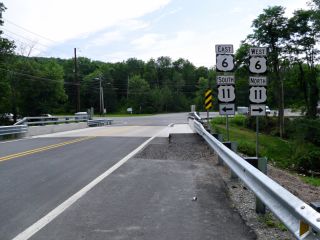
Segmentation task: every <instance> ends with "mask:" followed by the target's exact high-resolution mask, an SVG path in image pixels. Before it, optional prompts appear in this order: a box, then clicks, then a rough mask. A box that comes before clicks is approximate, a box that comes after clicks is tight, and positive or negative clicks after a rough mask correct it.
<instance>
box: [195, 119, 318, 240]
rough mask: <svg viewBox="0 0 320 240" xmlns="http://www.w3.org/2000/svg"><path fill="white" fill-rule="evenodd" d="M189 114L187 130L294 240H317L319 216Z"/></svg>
mask: <svg viewBox="0 0 320 240" xmlns="http://www.w3.org/2000/svg"><path fill="white" fill-rule="evenodd" d="M193 115H194V116H193V117H191V118H192V119H193V120H192V121H191V123H192V125H193V126H191V127H193V128H194V129H195V131H196V132H197V133H198V134H199V135H201V136H202V137H203V138H204V140H205V141H206V142H207V143H208V145H209V146H210V147H211V148H212V149H213V150H214V151H215V152H216V153H217V154H218V155H219V157H220V158H221V159H222V160H223V161H224V163H225V164H226V165H227V166H228V167H229V168H230V169H231V170H232V171H233V172H234V173H235V174H236V175H237V176H238V177H239V178H240V179H241V180H242V181H243V182H244V183H245V184H246V185H247V186H248V187H249V188H250V189H251V190H252V191H253V192H254V194H255V195H256V197H258V198H259V199H260V200H261V201H262V202H263V203H264V204H265V205H266V206H267V207H268V208H269V209H270V211H272V212H273V213H274V214H275V215H276V216H277V217H278V218H279V220H280V221H281V222H282V223H283V224H284V225H285V226H286V227H287V228H288V229H289V231H290V232H291V233H293V235H294V236H295V237H296V238H297V239H305V240H316V239H318V240H319V239H320V213H318V212H317V211H316V210H315V209H313V208H312V207H310V206H309V205H308V204H307V203H305V202H303V201H302V200H300V199H299V198H298V197H296V196H294V195H293V194H291V193H290V192H289V191H288V190H286V189H285V188H283V187H282V186H280V185H279V184H278V183H276V182H275V181H273V180H272V179H271V178H269V177H268V176H267V175H265V174H264V173H262V172H261V171H259V170H258V169H257V168H255V167H253V166H252V165H251V164H250V163H248V162H247V161H245V160H244V159H243V158H241V157H240V156H239V155H237V154H236V153H235V152H233V151H232V150H230V149H229V148H228V147H226V146H225V145H224V144H223V143H222V142H220V141H219V140H217V139H216V138H215V137H213V136H212V135H211V134H210V133H209V132H207V131H206V130H205V129H204V127H203V126H202V124H201V123H200V122H199V120H200V117H199V116H198V115H197V114H196V113H194V114H193ZM197 120H198V121H197Z"/></svg>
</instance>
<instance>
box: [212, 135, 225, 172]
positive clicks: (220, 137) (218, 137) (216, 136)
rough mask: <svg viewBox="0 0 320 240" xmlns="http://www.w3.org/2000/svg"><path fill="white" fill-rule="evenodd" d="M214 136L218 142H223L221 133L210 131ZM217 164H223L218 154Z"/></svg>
mask: <svg viewBox="0 0 320 240" xmlns="http://www.w3.org/2000/svg"><path fill="white" fill-rule="evenodd" d="M211 135H212V136H213V137H214V138H216V139H218V140H219V141H220V142H223V136H222V134H218V133H212V134H211ZM218 165H221V166H222V165H223V160H222V158H220V156H218Z"/></svg>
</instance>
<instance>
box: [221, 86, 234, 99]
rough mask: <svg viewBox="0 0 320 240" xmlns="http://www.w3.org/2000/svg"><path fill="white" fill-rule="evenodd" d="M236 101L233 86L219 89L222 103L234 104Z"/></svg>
mask: <svg viewBox="0 0 320 240" xmlns="http://www.w3.org/2000/svg"><path fill="white" fill-rule="evenodd" d="M235 99H236V94H235V88H234V86H233V85H222V86H219V87H218V100H219V101H220V102H233V101H234V100H235Z"/></svg>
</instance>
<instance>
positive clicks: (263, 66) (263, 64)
mask: <svg viewBox="0 0 320 240" xmlns="http://www.w3.org/2000/svg"><path fill="white" fill-rule="evenodd" d="M249 70H250V72H251V73H265V72H266V71H267V60H266V58H264V57H251V58H250V64H249Z"/></svg>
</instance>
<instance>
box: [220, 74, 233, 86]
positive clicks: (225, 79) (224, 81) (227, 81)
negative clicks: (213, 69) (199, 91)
mask: <svg viewBox="0 0 320 240" xmlns="http://www.w3.org/2000/svg"><path fill="white" fill-rule="evenodd" d="M216 80H217V85H234V84H235V80H234V76H233V75H231V76H217V78H216Z"/></svg>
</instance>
